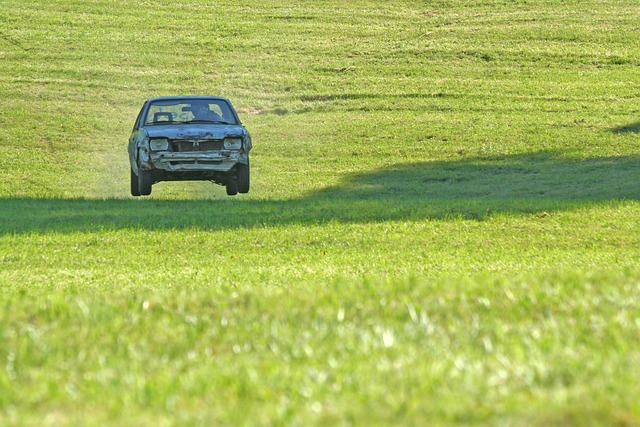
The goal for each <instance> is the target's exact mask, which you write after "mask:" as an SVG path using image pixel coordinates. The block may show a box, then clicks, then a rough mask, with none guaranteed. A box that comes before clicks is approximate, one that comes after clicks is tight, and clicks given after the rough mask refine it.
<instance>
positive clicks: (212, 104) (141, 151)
mask: <svg viewBox="0 0 640 427" xmlns="http://www.w3.org/2000/svg"><path fill="white" fill-rule="evenodd" d="M251 148H252V143H251V135H250V134H249V132H248V131H247V129H246V128H245V127H244V126H243V124H242V123H241V122H240V119H239V118H238V113H237V112H236V110H235V109H234V108H233V106H232V105H231V102H230V101H229V100H228V99H226V98H223V97H219V96H164V97H158V98H151V99H148V100H147V101H145V102H144V104H143V106H142V108H141V109H140V113H139V114H138V117H137V119H136V121H135V124H134V126H133V130H132V132H131V137H130V138H129V145H128V151H129V163H130V164H131V195H132V196H148V195H149V194H151V190H152V186H153V185H154V184H156V183H158V182H161V181H211V182H214V183H216V184H219V185H223V186H225V187H226V192H227V194H228V195H230V196H235V195H236V194H238V193H248V192H249V187H250V171H249V151H251Z"/></svg>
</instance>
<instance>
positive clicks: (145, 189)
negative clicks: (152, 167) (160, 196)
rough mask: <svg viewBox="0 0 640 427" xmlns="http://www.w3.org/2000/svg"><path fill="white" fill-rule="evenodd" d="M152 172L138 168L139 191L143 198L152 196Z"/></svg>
mask: <svg viewBox="0 0 640 427" xmlns="http://www.w3.org/2000/svg"><path fill="white" fill-rule="evenodd" d="M151 184H152V183H151V171H146V170H143V169H140V168H138V191H139V192H140V195H141V196H148V195H149V194H151Z"/></svg>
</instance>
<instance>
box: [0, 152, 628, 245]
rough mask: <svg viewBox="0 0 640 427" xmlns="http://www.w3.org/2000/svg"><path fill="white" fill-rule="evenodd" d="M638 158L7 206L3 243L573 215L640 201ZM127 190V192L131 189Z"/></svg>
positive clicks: (467, 167)
mask: <svg viewBox="0 0 640 427" xmlns="http://www.w3.org/2000/svg"><path fill="white" fill-rule="evenodd" d="M638 171H640V157H635V156H627V157H606V158H592V159H587V160H577V159H570V158H565V157H563V156H562V155H560V154H559V153H554V152H541V153H535V154H529V155H518V156H504V157H494V158H464V159H461V160H457V161H433V162H422V163H408V164H399V165H395V166H393V167H389V168H384V169H380V170H376V171H372V172H367V173H360V174H354V175H352V176H350V177H347V178H346V179H345V180H343V181H342V182H341V183H340V185H338V186H335V187H329V188H326V189H323V190H321V191H318V192H314V193H310V194H307V195H305V196H303V197H301V198H298V199H291V200H281V201H278V200H251V199H244V200H243V199H242V197H241V196H239V197H238V198H236V199H235V200H229V199H224V200H160V199H153V198H152V199H133V198H131V199H108V200H92V199H87V200H85V199H33V198H4V199H0V215H1V216H2V224H0V234H8V233H24V232H43V231H52V232H74V231H85V230H95V229H128V228H136V229H138V228H139V229H149V230H163V229H174V228H175V229H184V228H199V229H220V228H241V227H261V226H271V225H286V224H318V223H323V222H327V221H339V222H353V223H366V222H380V221H389V220H423V219H447V218H469V219H476V220H483V219H484V218H486V217H488V216H490V215H492V214H494V213H507V214H513V215H521V214H535V213H541V212H553V211H559V210H571V209H576V208H580V207H584V206H589V205H593V204H599V203H610V202H616V201H620V200H638V199H639V198H640V183H639V182H638V178H639V176H640V173H639V172H638ZM123 185H125V183H123Z"/></svg>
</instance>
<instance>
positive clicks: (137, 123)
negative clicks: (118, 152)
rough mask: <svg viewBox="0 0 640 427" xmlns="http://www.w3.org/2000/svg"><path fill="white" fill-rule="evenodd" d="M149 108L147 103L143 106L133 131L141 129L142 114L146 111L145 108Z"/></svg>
mask: <svg viewBox="0 0 640 427" xmlns="http://www.w3.org/2000/svg"><path fill="white" fill-rule="evenodd" d="M146 106H147V103H146V102H145V103H144V105H143V106H142V108H141V109H140V112H139V113H138V117H137V118H136V121H135V123H134V125H133V131H132V132H135V131H137V130H138V129H139V128H140V120H141V119H142V112H143V111H144V108H145V107H146Z"/></svg>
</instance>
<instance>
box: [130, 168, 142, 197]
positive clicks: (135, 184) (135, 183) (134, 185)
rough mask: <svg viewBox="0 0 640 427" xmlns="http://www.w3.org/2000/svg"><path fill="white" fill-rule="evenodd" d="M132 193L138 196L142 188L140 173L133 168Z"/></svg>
mask: <svg viewBox="0 0 640 427" xmlns="http://www.w3.org/2000/svg"><path fill="white" fill-rule="evenodd" d="M131 195H132V196H134V197H137V196H139V195H140V189H139V188H138V175H136V173H135V172H134V171H133V169H131Z"/></svg>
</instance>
